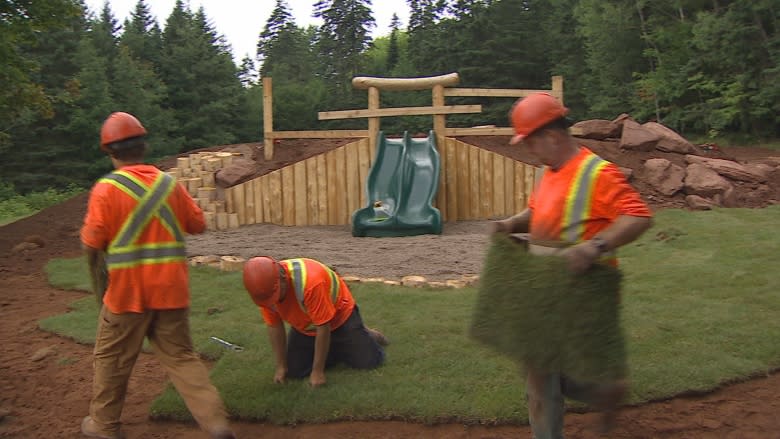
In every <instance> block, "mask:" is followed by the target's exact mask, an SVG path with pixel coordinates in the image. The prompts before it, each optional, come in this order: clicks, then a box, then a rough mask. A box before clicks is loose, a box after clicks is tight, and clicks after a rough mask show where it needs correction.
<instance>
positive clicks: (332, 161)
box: [325, 148, 344, 225]
mask: <svg viewBox="0 0 780 439" xmlns="http://www.w3.org/2000/svg"><path fill="white" fill-rule="evenodd" d="M338 149H341V148H338ZM338 149H336V150H333V151H330V152H328V153H327V154H325V167H326V168H327V178H328V224H331V225H335V224H338V223H339V218H340V216H339V215H340V214H341V211H340V210H339V202H338V200H339V198H340V197H342V196H344V193H343V192H341V193H339V191H338V190H339V189H338V187H339V184H338V178H339V173H338V172H337V170H336V161H337V160H338V159H337V157H336V151H338Z"/></svg>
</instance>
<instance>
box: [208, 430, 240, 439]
mask: <svg viewBox="0 0 780 439" xmlns="http://www.w3.org/2000/svg"><path fill="white" fill-rule="evenodd" d="M211 438H212V439H236V435H235V434H233V431H231V430H230V429H229V428H227V427H225V428H219V429H217V430H214V431H212V432H211Z"/></svg>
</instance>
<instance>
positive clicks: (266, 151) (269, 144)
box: [263, 78, 274, 160]
mask: <svg viewBox="0 0 780 439" xmlns="http://www.w3.org/2000/svg"><path fill="white" fill-rule="evenodd" d="M272 84H273V83H272V81H271V78H263V157H264V158H265V159H266V160H273V158H274V98H273V93H272V87H273V85H272Z"/></svg>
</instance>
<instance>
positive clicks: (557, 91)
mask: <svg viewBox="0 0 780 439" xmlns="http://www.w3.org/2000/svg"><path fill="white" fill-rule="evenodd" d="M551 94H552V95H553V96H555V97H556V98H558V100H559V101H561V103H563V76H553V77H552V93H551Z"/></svg>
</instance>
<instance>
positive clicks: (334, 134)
mask: <svg viewBox="0 0 780 439" xmlns="http://www.w3.org/2000/svg"><path fill="white" fill-rule="evenodd" d="M348 137H368V130H327V131H275V132H274V138H275V139H342V138H348Z"/></svg>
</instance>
